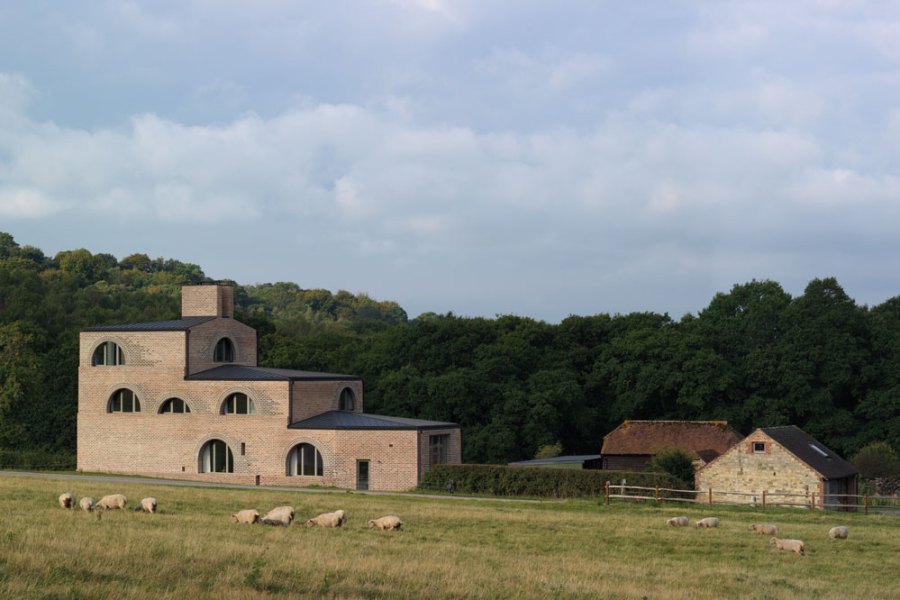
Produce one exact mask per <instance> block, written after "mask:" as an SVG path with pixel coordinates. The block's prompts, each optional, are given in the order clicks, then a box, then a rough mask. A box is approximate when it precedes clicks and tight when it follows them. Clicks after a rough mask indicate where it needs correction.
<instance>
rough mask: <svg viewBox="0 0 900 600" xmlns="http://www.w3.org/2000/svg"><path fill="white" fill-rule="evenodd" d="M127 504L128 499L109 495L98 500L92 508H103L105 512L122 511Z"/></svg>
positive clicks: (119, 495)
mask: <svg viewBox="0 0 900 600" xmlns="http://www.w3.org/2000/svg"><path fill="white" fill-rule="evenodd" d="M127 503H128V498H126V497H125V496H123V495H122V494H110V495H109V496H103V497H102V498H100V502H98V503H97V504H95V505H94V508H103V509H105V510H112V509H117V508H118V509H122V508H125V505H126V504H127Z"/></svg>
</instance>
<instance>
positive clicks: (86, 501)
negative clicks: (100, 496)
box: [78, 496, 94, 512]
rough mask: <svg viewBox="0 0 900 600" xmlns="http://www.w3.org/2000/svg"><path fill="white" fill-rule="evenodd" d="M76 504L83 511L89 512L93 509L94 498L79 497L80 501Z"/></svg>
mask: <svg viewBox="0 0 900 600" xmlns="http://www.w3.org/2000/svg"><path fill="white" fill-rule="evenodd" d="M78 506H80V507H81V510H83V511H84V512H91V511H92V510H94V499H93V498H91V497H90V496H85V497H84V498H82V499H81V502H79V503H78Z"/></svg>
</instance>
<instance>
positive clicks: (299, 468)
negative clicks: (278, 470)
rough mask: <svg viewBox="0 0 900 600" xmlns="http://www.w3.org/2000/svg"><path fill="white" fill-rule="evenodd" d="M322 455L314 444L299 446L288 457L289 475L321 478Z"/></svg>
mask: <svg viewBox="0 0 900 600" xmlns="http://www.w3.org/2000/svg"><path fill="white" fill-rule="evenodd" d="M323 470H324V469H323V466H322V453H321V452H319V451H318V450H317V449H316V447H315V446H313V445H312V444H297V445H296V446H294V447H293V448H291V452H290V454H289V455H288V475H305V476H315V477H321V476H322V471H323Z"/></svg>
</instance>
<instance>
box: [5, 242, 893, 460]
mask: <svg viewBox="0 0 900 600" xmlns="http://www.w3.org/2000/svg"><path fill="white" fill-rule="evenodd" d="M204 281H208V278H207V277H206V276H205V275H204V273H203V271H202V270H201V269H200V267H198V266H197V265H191V264H186V263H182V262H179V261H176V260H171V259H169V260H164V259H162V258H157V259H150V258H149V257H147V256H146V255H143V254H135V255H132V256H128V257H126V258H123V259H121V260H117V259H116V258H115V257H113V256H111V255H108V254H92V253H91V252H89V251H88V250H84V249H79V250H72V251H67V252H60V253H59V254H57V255H56V256H55V257H52V258H49V257H46V256H44V254H43V253H42V252H41V251H40V250H39V249H37V248H33V247H30V246H19V245H18V244H17V243H16V242H15V240H13V238H12V237H11V236H9V235H7V234H0V448H34V449H42V450H65V451H71V450H72V449H73V448H74V440H75V410H76V405H77V401H76V398H77V390H76V382H77V348H78V331H79V330H80V329H82V328H83V327H87V326H90V325H98V324H108V323H118V322H138V321H152V320H164V319H171V318H175V317H177V316H178V314H179V311H180V307H179V297H180V296H179V292H180V286H181V285H182V284H184V283H198V282H204ZM235 303H236V311H237V315H236V316H237V317H238V318H239V319H241V320H243V321H244V322H247V323H249V324H250V325H252V326H254V327H256V328H257V329H258V331H259V334H260V338H259V343H260V364H261V365H264V366H272V367H281V368H297V369H306V370H321V371H330V372H345V373H353V374H359V375H362V376H363V377H364V379H365V382H366V396H365V402H366V410H367V412H373V413H383V414H393V415H398V416H408V417H418V418H424V419H434V420H449V421H455V422H458V423H460V424H461V425H462V426H463V435H464V451H465V455H464V459H465V460H466V461H467V462H482V463H490V462H507V461H511V460H519V459H523V458H530V457H532V456H534V454H535V452H536V451H537V450H538V449H539V448H541V447H542V446H546V445H549V444H554V443H557V442H558V443H561V445H562V450H563V452H565V453H595V452H598V451H599V446H600V443H601V440H602V437H603V435H605V434H606V433H608V432H609V431H611V430H612V429H613V428H614V427H615V426H616V425H618V424H619V423H620V422H621V421H622V420H623V419H727V420H728V421H729V422H731V423H732V424H733V425H734V426H735V427H736V428H737V429H738V430H739V431H742V432H744V433H748V432H750V431H751V430H752V429H753V428H755V427H759V426H774V425H785V424H796V425H798V426H800V427H802V428H803V429H805V430H806V431H808V432H809V433H810V434H812V435H813V436H815V437H817V438H819V439H821V440H822V441H823V442H825V443H826V444H827V445H829V446H831V447H833V448H834V449H835V450H837V451H839V452H841V453H843V454H845V455H849V454H852V453H853V452H855V451H856V450H858V449H859V448H861V447H863V446H864V445H866V444H867V443H870V442H873V441H886V442H888V443H889V444H891V445H892V446H893V447H894V448H900V297H895V298H891V299H889V300H887V301H885V302H884V303H882V304H880V305H878V306H874V307H871V308H870V307H866V306H859V305H857V304H856V303H855V302H854V300H853V299H851V298H850V297H848V296H847V294H846V293H845V292H844V290H843V289H842V288H841V286H840V285H839V284H838V282H837V281H836V280H834V279H833V278H826V279H815V280H813V281H811V282H810V283H809V285H808V286H807V287H806V289H805V291H804V292H803V294H802V295H800V296H798V297H796V298H794V297H791V296H790V294H788V293H786V292H785V291H784V290H783V289H782V288H781V286H780V285H779V284H777V283H775V282H772V281H751V282H749V283H744V284H739V285H735V286H734V287H733V288H732V289H731V290H730V291H729V292H727V293H719V294H717V295H716V296H715V297H714V298H713V299H712V300H711V302H710V303H709V305H708V306H707V307H706V308H705V309H703V310H701V311H700V312H699V313H698V314H696V315H686V316H684V317H683V318H681V319H680V320H674V319H672V318H670V317H669V316H668V315H660V314H654V313H633V314H628V315H606V314H599V315H594V316H572V317H569V318H567V319H565V320H563V321H562V322H561V323H559V324H548V323H545V322H542V321H536V320H534V319H530V318H527V317H518V316H500V317H497V318H495V319H483V318H465V317H458V316H454V315H453V314H446V315H436V314H433V313H426V314H423V315H420V316H419V317H417V318H415V319H412V320H410V319H408V318H407V315H406V313H405V312H404V311H403V309H402V308H401V307H400V306H398V305H397V304H396V303H394V302H380V301H376V300H374V299H372V298H369V297H368V296H366V295H363V294H357V295H354V294H350V293H348V292H344V291H340V292H337V293H331V292H329V291H327V290H315V289H313V290H309V289H302V288H300V286H298V285H296V284H294V283H275V284H266V285H258V286H236V295H235Z"/></svg>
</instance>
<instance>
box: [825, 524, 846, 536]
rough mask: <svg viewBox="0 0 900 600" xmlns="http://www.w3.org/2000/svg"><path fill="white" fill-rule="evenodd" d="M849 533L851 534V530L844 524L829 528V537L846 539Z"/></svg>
mask: <svg viewBox="0 0 900 600" xmlns="http://www.w3.org/2000/svg"><path fill="white" fill-rule="evenodd" d="M848 535H850V531H849V530H848V529H847V528H846V527H845V526H843V525H839V526H838V527H832V528H831V529H829V530H828V537H830V538H831V539H833V540H846V539H847V536H848Z"/></svg>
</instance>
